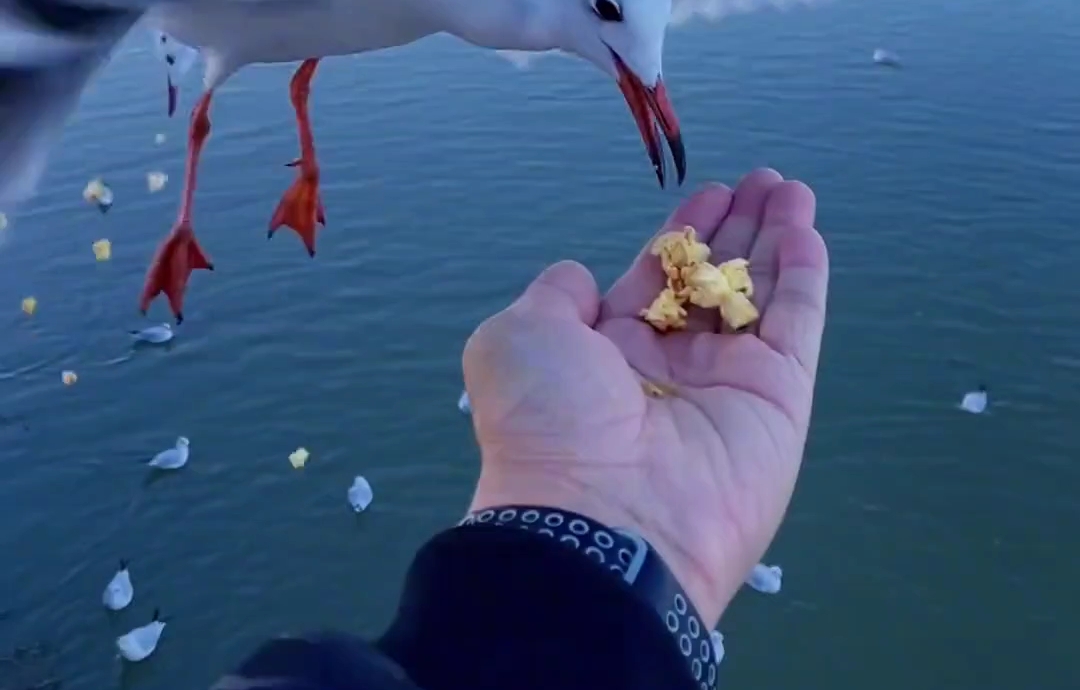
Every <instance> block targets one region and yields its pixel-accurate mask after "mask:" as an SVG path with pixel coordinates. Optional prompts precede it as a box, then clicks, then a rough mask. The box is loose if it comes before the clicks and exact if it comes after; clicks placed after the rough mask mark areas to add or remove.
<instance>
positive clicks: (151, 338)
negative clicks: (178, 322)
mask: <svg viewBox="0 0 1080 690" xmlns="http://www.w3.org/2000/svg"><path fill="white" fill-rule="evenodd" d="M128 333H129V334H130V335H131V337H132V338H134V339H135V341H136V342H139V343H151V344H153V345H161V344H162V343H167V342H169V341H170V340H172V339H173V338H174V337H175V336H176V333H174V332H173V329H172V326H170V325H169V324H167V323H163V324H159V325H157V326H147V327H146V328H140V329H139V330H137V331H128Z"/></svg>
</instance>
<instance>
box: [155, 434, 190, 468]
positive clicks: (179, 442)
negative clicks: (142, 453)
mask: <svg viewBox="0 0 1080 690" xmlns="http://www.w3.org/2000/svg"><path fill="white" fill-rule="evenodd" d="M190 446H191V442H190V441H188V440H187V439H186V438H184V437H183V436H181V437H180V438H178V439H176V446H175V447H173V448H169V449H168V450H163V451H161V452H160V453H158V454H157V455H155V456H154V458H153V460H151V461H150V466H151V467H156V468H158V469H159V470H178V469H180V468H181V467H183V466H184V465H186V464H187V461H188V455H190V450H189V447H190Z"/></svg>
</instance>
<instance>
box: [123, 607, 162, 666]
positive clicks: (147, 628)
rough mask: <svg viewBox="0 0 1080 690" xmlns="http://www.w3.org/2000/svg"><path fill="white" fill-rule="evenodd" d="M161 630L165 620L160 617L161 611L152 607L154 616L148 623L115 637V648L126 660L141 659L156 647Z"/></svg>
mask: <svg viewBox="0 0 1080 690" xmlns="http://www.w3.org/2000/svg"><path fill="white" fill-rule="evenodd" d="M163 632H165V621H164V620H162V618H161V611H159V610H158V609H154V616H153V618H151V619H150V622H149V623H147V624H146V625H140V626H139V627H137V628H135V629H134V630H131V631H129V632H127V633H124V634H123V635H121V636H120V637H118V638H116V650H117V651H118V652H119V653H120V656H122V657H124V658H125V659H127V660H128V661H142V660H143V659H145V658H146V657H148V656H150V655H151V654H153V653H154V650H155V649H157V646H158V641H159V640H161V633H163Z"/></svg>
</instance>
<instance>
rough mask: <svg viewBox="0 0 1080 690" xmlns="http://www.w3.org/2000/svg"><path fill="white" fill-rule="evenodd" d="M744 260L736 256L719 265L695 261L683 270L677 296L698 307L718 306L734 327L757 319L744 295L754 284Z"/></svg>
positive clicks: (729, 323)
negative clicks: (730, 277)
mask: <svg viewBox="0 0 1080 690" xmlns="http://www.w3.org/2000/svg"><path fill="white" fill-rule="evenodd" d="M745 263H746V261H745V259H735V260H734V261H729V262H727V263H724V264H721V265H719V266H713V265H711V264H698V265H697V266H693V267H691V268H688V269H683V271H682V278H683V282H684V283H685V285H686V287H685V288H684V290H683V293H682V294H681V295H680V296H681V297H683V298H684V299H687V300H689V301H690V303H691V304H696V305H697V306H699V307H705V308H716V307H719V308H720V316H721V317H723V319H724V322H725V323H727V325H729V326H731V327H732V328H733V329H735V330H739V329H740V328H743V327H745V326H747V325H749V324H751V323H753V322H754V321H756V320H757V318H758V310H757V308H756V307H754V304H753V302H751V301H750V299H749V298H748V297H747V296H746V292H750V293H752V292H753V285H752V284H750V274H749V273H748V272H747V271H746V266H744V265H743V264H745ZM725 267H726V270H725ZM729 275H731V276H732V277H734V278H735V280H736V284H738V285H740V286H741V287H742V288H743V290H742V291H740V290H737V289H736V288H735V286H734V285H733V284H732V283H731V282H730V281H729V280H728V277H727V276H729Z"/></svg>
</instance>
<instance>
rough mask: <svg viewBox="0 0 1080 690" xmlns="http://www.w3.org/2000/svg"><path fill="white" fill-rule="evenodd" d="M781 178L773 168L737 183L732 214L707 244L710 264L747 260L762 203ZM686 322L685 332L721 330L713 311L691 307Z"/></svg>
mask: <svg viewBox="0 0 1080 690" xmlns="http://www.w3.org/2000/svg"><path fill="white" fill-rule="evenodd" d="M783 180H784V178H783V177H781V175H780V173H778V172H776V171H775V170H773V169H772V168H758V169H757V170H754V171H752V172H750V173H747V174H746V175H744V176H743V178H742V179H741V180H739V184H737V185H736V186H735V192H734V193H733V195H732V200H731V210H729V211H728V214H727V217H726V218H724V221H723V222H722V223H721V224H720V229H719V230H718V231H717V232H716V235H715V236H714V237H713V238H712V240H711V241H708V242H709V249H710V251H711V253H710V257H709V260H710V261H711V262H712V263H714V264H719V263H723V262H724V261H727V260H729V259H742V258H747V257H748V256H749V254H750V246H751V244H753V241H754V236H755V235H756V234H757V232H758V229H759V228H760V227H761V219H762V216H763V215H764V212H765V202H766V201H767V200H768V198H769V193H770V192H771V191H772V189H773V188H774V187H776V185H778V184H780V183H781V182H783ZM689 312H690V313H689V314H688V316H687V318H686V330H688V331H696V332H705V333H715V332H717V331H719V329H720V326H721V320H720V312H719V311H718V310H716V309H697V308H693V307H691V308H690V310H689Z"/></svg>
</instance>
